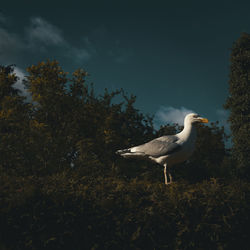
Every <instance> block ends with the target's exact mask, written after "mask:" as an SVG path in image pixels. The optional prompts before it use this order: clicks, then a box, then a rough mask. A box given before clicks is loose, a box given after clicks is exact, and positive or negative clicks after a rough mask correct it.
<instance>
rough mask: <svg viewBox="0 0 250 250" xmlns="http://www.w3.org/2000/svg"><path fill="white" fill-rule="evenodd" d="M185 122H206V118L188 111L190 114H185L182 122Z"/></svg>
mask: <svg viewBox="0 0 250 250" xmlns="http://www.w3.org/2000/svg"><path fill="white" fill-rule="evenodd" d="M187 123H189V124H193V123H208V119H207V118H203V117H201V116H199V115H198V114H196V113H190V114H188V115H186V117H185V120H184V124H187Z"/></svg>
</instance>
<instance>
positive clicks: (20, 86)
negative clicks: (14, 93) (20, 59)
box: [13, 67, 32, 101]
mask: <svg viewBox="0 0 250 250" xmlns="http://www.w3.org/2000/svg"><path fill="white" fill-rule="evenodd" d="M14 73H15V74H16V76H17V77H18V80H17V82H16V83H15V84H14V86H13V87H14V88H16V89H18V90H20V91H21V93H20V94H21V95H22V96H25V97H26V98H27V100H28V101H30V100H31V99H32V98H31V95H30V93H29V92H28V91H27V90H26V89H25V86H24V84H23V79H24V78H25V73H24V71H23V70H22V69H20V68H18V67H15V69H14Z"/></svg>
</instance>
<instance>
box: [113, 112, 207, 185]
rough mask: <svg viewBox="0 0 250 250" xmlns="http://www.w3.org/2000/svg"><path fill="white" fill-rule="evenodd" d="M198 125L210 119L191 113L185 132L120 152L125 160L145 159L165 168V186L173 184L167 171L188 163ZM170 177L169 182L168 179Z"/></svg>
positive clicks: (187, 117)
mask: <svg viewBox="0 0 250 250" xmlns="http://www.w3.org/2000/svg"><path fill="white" fill-rule="evenodd" d="M196 123H208V119H206V118H203V117H200V116H199V115H198V114H195V113H190V114H188V115H186V117H185V119H184V128H183V130H182V131H181V132H180V133H178V134H176V135H165V136H161V137H159V138H156V139H154V140H152V141H149V142H147V143H145V144H142V145H139V146H135V147H131V148H128V149H123V150H118V151H116V153H117V154H119V155H121V156H122V157H124V158H144V159H149V160H152V161H154V162H156V163H158V164H160V165H162V166H164V177H165V184H170V183H172V176H171V174H170V173H169V171H168V174H167V169H169V168H170V167H171V166H173V165H175V164H177V163H181V162H184V161H186V160H187V159H188V158H189V157H190V156H191V155H192V153H193V151H194V149H195V141H196V126H195V124H196ZM167 175H168V177H169V182H168V178H167Z"/></svg>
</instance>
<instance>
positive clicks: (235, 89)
mask: <svg viewBox="0 0 250 250" xmlns="http://www.w3.org/2000/svg"><path fill="white" fill-rule="evenodd" d="M229 93H230V95H229V97H228V99H227V103H226V105H225V107H226V108H227V109H229V110H230V111H231V113H230V117H229V122H230V124H231V131H232V140H233V157H234V159H235V161H236V163H237V168H238V172H239V174H240V175H241V177H245V178H247V179H248V180H250V165H249V163H250V154H249V151H250V133H249V131H250V35H249V34H246V33H243V34H242V36H241V37H240V38H239V39H238V40H237V41H236V42H235V43H234V45H233V48H232V52H231V72H230V81H229Z"/></svg>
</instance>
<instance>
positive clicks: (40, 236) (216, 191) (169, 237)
mask: <svg viewBox="0 0 250 250" xmlns="http://www.w3.org/2000/svg"><path fill="white" fill-rule="evenodd" d="M0 181H1V183H4V185H1V190H0V197H1V200H0V202H1V208H0V215H1V224H0V226H1V228H0V231H1V241H0V242H1V243H2V245H4V246H5V247H6V249H16V250H18V249H121V248H124V249H234V248H236V247H237V248H239V249H246V246H247V245H249V243H250V242H249V237H248V228H249V226H250V220H249V214H250V199H249V198H250V185H249V184H248V183H244V182H240V181H233V182H232V183H225V182H222V181H219V180H216V179H211V180H210V181H204V182H202V183H198V184H187V183H184V182H181V183H174V184H173V185H169V186H166V185H164V184H159V183H148V182H145V181H142V182H140V181H132V182H126V181H123V180H119V179H114V178H105V179H104V178H96V179H89V178H85V177H81V178H79V177H77V176H74V174H73V173H70V174H69V173H65V172H64V173H60V174H56V175H53V176H51V177H48V178H44V177H43V178H36V177H34V176H33V177H32V176H31V177H28V178H25V179H24V178H21V177H15V178H14V177H13V176H12V177H9V176H6V175H5V176H4V175H2V176H1V180H0Z"/></svg>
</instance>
